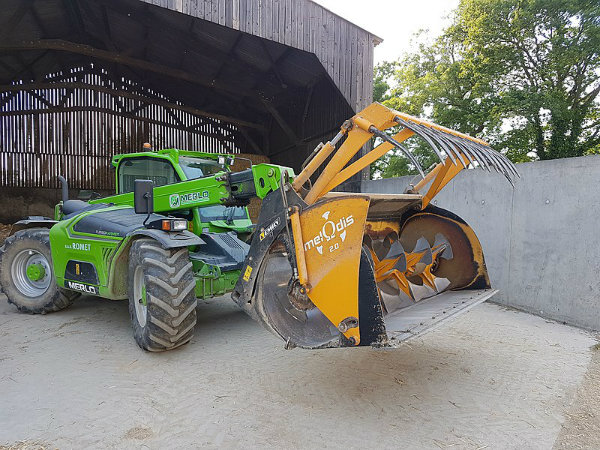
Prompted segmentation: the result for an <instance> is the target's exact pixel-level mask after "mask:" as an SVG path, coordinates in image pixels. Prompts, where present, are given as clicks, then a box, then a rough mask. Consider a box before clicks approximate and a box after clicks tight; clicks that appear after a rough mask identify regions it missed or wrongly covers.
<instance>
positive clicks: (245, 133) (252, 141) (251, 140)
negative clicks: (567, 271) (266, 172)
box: [239, 128, 266, 156]
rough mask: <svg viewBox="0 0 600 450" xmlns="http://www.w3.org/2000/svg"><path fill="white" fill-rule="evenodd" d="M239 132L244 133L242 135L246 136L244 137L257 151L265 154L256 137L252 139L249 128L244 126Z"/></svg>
mask: <svg viewBox="0 0 600 450" xmlns="http://www.w3.org/2000/svg"><path fill="white" fill-rule="evenodd" d="M239 132H240V133H241V134H242V136H244V139H246V141H247V142H248V144H250V147H252V148H253V149H254V151H255V152H256V153H258V154H259V155H265V152H264V150H263V149H261V148H260V147H259V146H258V144H257V143H256V141H255V140H254V139H252V137H251V136H250V133H248V130H245V129H244V128H239ZM265 156H266V155H265Z"/></svg>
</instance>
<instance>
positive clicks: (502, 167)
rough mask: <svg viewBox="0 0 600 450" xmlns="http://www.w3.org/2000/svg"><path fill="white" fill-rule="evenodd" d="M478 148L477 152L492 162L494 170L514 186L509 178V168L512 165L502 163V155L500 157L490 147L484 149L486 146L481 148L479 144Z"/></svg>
mask: <svg viewBox="0 0 600 450" xmlns="http://www.w3.org/2000/svg"><path fill="white" fill-rule="evenodd" d="M478 147H479V150H480V151H481V152H482V153H485V154H486V155H487V156H488V157H489V158H491V159H493V160H494V162H495V168H496V170H497V171H498V172H499V173H501V174H503V175H504V176H505V177H506V179H507V180H508V182H509V183H510V184H511V185H513V186H514V183H513V180H512V178H511V172H512V170H511V168H510V166H511V165H512V163H511V164H507V163H506V162H505V161H504V159H503V157H502V156H503V155H501V154H500V153H498V152H496V151H494V150H492V149H491V148H490V147H486V146H483V145H481V144H479V145H478Z"/></svg>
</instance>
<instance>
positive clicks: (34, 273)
mask: <svg viewBox="0 0 600 450" xmlns="http://www.w3.org/2000/svg"><path fill="white" fill-rule="evenodd" d="M26 273H27V278H29V279H30V280H31V281H40V280H42V279H43V278H44V277H45V276H46V269H45V268H44V266H43V265H41V264H39V263H34V264H30V265H29V266H27V271H26Z"/></svg>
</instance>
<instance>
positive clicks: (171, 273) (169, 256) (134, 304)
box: [128, 239, 198, 351]
mask: <svg viewBox="0 0 600 450" xmlns="http://www.w3.org/2000/svg"><path fill="white" fill-rule="evenodd" d="M128 280H129V286H128V288H129V314H130V316H131V323H132V326H133V334H134V337H135V340H136V342H137V343H138V345H139V346H140V347H141V348H143V349H144V350H148V351H164V350H171V349H173V348H176V347H179V346H180V345H183V344H185V343H186V342H189V340H190V339H191V338H192V336H193V334H194V326H195V325H196V306H197V303H198V302H197V299H196V295H195V292H194V288H195V286H196V282H195V280H194V274H193V271H192V263H191V262H190V259H189V255H188V250H187V248H176V249H169V250H166V249H164V248H162V247H161V245H160V244H159V243H158V242H156V241H155V240H153V239H139V240H136V241H135V242H134V243H133V244H132V246H131V250H130V251H129V277H128Z"/></svg>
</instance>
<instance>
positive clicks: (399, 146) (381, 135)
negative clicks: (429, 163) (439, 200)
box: [369, 126, 425, 178]
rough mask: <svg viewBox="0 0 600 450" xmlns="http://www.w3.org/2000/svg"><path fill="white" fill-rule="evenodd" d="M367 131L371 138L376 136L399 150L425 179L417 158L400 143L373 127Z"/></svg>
mask: <svg viewBox="0 0 600 450" xmlns="http://www.w3.org/2000/svg"><path fill="white" fill-rule="evenodd" d="M369 131H370V132H371V133H373V136H377V137H379V138H380V139H382V140H384V141H387V142H389V143H390V144H392V145H393V146H394V147H396V148H397V149H399V150H400V151H401V152H402V153H404V154H405V155H406V156H407V157H408V159H409V160H410V161H411V162H412V163H413V164H414V166H415V167H416V168H417V170H418V171H419V174H420V175H421V177H423V178H425V172H424V171H423V167H421V164H420V163H419V161H418V160H417V158H415V156H414V155H413V154H412V153H411V152H410V151H409V150H408V149H407V148H406V147H405V146H404V145H402V144H401V143H400V142H398V141H397V140H396V139H394V138H393V137H391V136H388V135H387V134H386V133H384V132H383V131H381V130H379V129H378V128H377V127H375V126H371V128H369Z"/></svg>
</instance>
